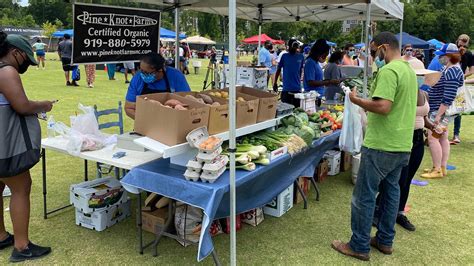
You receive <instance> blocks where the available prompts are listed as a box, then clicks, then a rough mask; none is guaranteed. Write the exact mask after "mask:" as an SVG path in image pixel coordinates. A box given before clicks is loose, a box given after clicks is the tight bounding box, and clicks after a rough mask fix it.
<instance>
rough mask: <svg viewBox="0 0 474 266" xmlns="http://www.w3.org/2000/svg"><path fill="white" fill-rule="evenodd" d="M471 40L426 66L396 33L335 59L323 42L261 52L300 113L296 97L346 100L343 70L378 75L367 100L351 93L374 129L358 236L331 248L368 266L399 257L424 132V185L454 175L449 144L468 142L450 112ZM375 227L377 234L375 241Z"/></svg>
mask: <svg viewBox="0 0 474 266" xmlns="http://www.w3.org/2000/svg"><path fill="white" fill-rule="evenodd" d="M469 41H470V38H469V36H468V35H466V34H462V35H460V36H459V38H458V39H457V41H456V42H455V43H448V44H445V45H443V47H441V49H439V50H437V51H435V52H434V55H435V57H434V58H433V59H432V61H431V62H425V60H426V58H425V57H424V56H421V55H422V52H420V51H418V50H416V49H414V48H413V46H412V45H410V44H406V45H404V47H403V49H402V50H401V51H400V49H399V45H400V44H399V42H398V40H397V39H396V37H395V35H393V34H391V33H389V32H383V33H380V34H379V35H378V36H376V37H375V38H374V39H373V40H372V41H371V43H370V47H369V49H370V50H369V51H370V54H366V53H365V51H364V50H363V49H359V50H357V49H356V48H355V47H354V45H353V44H347V45H345V46H344V48H343V50H342V51H339V50H335V51H333V52H332V53H331V54H330V51H331V50H332V49H331V47H329V45H328V44H327V42H326V40H324V39H320V40H317V41H316V42H315V43H314V44H313V45H312V46H311V48H306V49H305V48H303V47H301V46H300V42H298V41H297V40H295V39H291V40H289V41H288V44H287V47H286V49H288V52H285V53H282V54H283V55H280V56H277V55H274V54H275V52H272V51H273V50H274V48H273V45H272V44H271V42H266V43H265V44H264V47H263V48H262V49H261V50H260V53H259V62H260V64H261V65H263V66H266V67H267V68H269V69H270V70H269V74H270V76H271V80H272V87H273V89H274V90H275V91H278V88H279V85H278V82H279V78H280V77H282V82H283V83H282V92H281V100H282V101H283V102H286V103H290V104H293V105H295V106H299V104H300V100H299V99H295V97H294V95H295V94H296V93H300V92H302V91H305V92H309V91H316V92H318V93H319V95H320V96H324V97H325V98H326V99H330V100H332V99H334V97H335V95H336V94H337V93H341V86H340V84H341V82H342V81H343V80H344V79H345V77H344V75H343V73H342V72H341V68H340V67H341V66H360V67H362V66H364V63H365V60H368V64H369V66H372V69H373V71H374V73H373V76H374V81H373V83H372V86H371V87H372V89H371V91H370V92H369V94H370V97H369V98H368V99H363V98H361V97H359V95H358V93H357V92H356V90H354V91H353V92H352V93H351V94H350V99H351V101H352V102H353V103H354V104H356V105H359V106H360V107H362V108H363V109H364V110H365V111H367V113H368V123H367V128H366V133H365V138H364V144H363V148H362V156H361V158H362V159H361V164H360V169H359V173H358V179H357V182H356V185H355V188H354V192H353V199H352V206H351V210H352V216H351V220H352V223H351V229H352V233H353V234H352V237H351V240H350V241H349V242H348V243H345V242H342V241H334V242H333V243H332V247H333V248H334V249H336V250H337V251H339V252H341V253H343V254H345V255H348V256H352V257H356V258H358V259H361V260H369V258H370V257H369V251H370V246H372V247H374V248H376V249H378V250H379V251H381V252H382V253H384V254H391V253H392V252H393V247H392V246H393V239H394V236H395V227H394V226H395V223H398V224H399V225H400V226H402V227H403V228H405V229H407V230H409V231H415V229H416V227H415V225H414V224H413V223H411V222H410V220H409V219H408V218H407V216H406V213H405V211H404V210H405V205H406V203H407V200H408V196H409V192H410V185H411V182H412V180H413V178H414V177H415V175H416V173H417V171H418V169H419V167H420V165H421V162H422V159H423V155H424V150H425V149H424V147H425V131H426V132H427V140H428V141H427V142H428V145H429V150H430V153H431V158H432V163H433V167H432V168H431V169H424V171H423V174H421V177H422V178H425V179H437V178H443V177H446V176H447V175H448V172H447V163H448V159H449V153H450V145H455V144H459V143H460V142H461V140H460V137H459V134H460V127H461V115H460V114H448V113H447V110H448V109H449V107H450V106H451V105H452V104H453V102H454V100H455V97H456V95H457V92H458V90H459V89H460V88H461V87H462V86H463V85H464V81H465V77H468V76H469V75H471V74H474V57H473V55H472V53H471V52H470V51H469V50H468V47H469ZM428 63H429V64H428ZM425 65H427V66H428V65H429V66H428V70H434V71H438V73H440V75H439V80H438V81H437V82H435V84H427V82H424V81H425V80H424V79H423V75H424V73H426V70H425ZM275 66H276V72H275V75H274V76H273V73H274V69H275ZM417 73H419V74H418V78H417ZM430 73H431V72H430ZM420 78H421V80H422V82H421V84H419V83H418V79H420ZM450 122H454V138H453V140H452V141H451V142H450V141H449V140H448V130H447V126H448V123H450ZM371 226H375V227H376V228H377V229H378V231H377V234H376V236H375V237H372V238H371V237H370V231H371Z"/></svg>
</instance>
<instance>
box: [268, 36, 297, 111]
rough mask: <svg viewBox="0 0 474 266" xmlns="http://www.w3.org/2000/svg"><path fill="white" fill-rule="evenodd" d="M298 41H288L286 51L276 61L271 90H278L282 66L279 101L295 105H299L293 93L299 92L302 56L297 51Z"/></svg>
mask: <svg viewBox="0 0 474 266" xmlns="http://www.w3.org/2000/svg"><path fill="white" fill-rule="evenodd" d="M298 48H299V43H298V41H297V40H296V39H291V40H289V41H288V49H289V51H288V53H286V54H284V55H283V56H282V57H281V60H280V62H279V63H278V68H277V72H276V74H275V84H273V90H274V91H277V90H278V84H277V83H278V78H279V77H280V74H281V69H282V68H283V76H284V79H283V91H282V93H281V101H282V102H285V103H289V104H292V105H294V106H296V107H299V106H300V101H299V99H295V97H294V94H295V93H299V92H301V72H302V69H303V62H304V56H303V55H302V54H301V53H299V52H298Z"/></svg>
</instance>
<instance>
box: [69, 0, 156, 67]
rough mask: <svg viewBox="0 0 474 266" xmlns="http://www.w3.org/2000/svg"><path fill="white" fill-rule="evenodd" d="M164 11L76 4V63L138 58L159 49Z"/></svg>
mask: <svg viewBox="0 0 474 266" xmlns="http://www.w3.org/2000/svg"><path fill="white" fill-rule="evenodd" d="M160 14H161V13H160V12H159V11H157V10H146V9H136V8H121V7H112V6H101V5H89V4H82V3H75V4H74V12H73V16H74V38H73V58H72V61H73V64H96V63H117V62H125V61H138V60H140V58H141V57H142V56H143V55H145V54H147V53H149V52H152V51H153V52H158V51H159V36H160Z"/></svg>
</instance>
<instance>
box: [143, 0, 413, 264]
mask: <svg viewBox="0 0 474 266" xmlns="http://www.w3.org/2000/svg"><path fill="white" fill-rule="evenodd" d="M136 1H139V2H143V3H151V4H157V5H162V6H168V7H173V8H174V10H175V31H176V32H179V28H178V24H179V21H178V18H179V16H178V15H179V10H180V8H186V9H189V10H195V11H200V12H206V13H211V14H220V15H223V16H228V17H229V68H230V73H229V79H230V85H229V92H230V93H229V149H230V150H234V149H235V144H236V141H235V136H236V135H235V129H236V123H235V118H236V110H235V100H236V95H235V91H236V90H235V77H236V66H237V62H236V60H237V57H236V49H235V47H236V18H237V17H238V18H241V19H246V20H252V21H256V22H258V24H259V36H260V35H261V25H262V24H263V23H265V22H295V21H311V22H325V21H334V20H337V21H342V20H362V21H366V23H365V28H366V30H365V36H364V37H365V43H366V47H369V33H370V30H369V29H370V21H372V20H400V32H401V31H402V27H401V26H402V24H403V7H404V6H403V3H400V1H398V0H228V1H225V0H136ZM253 14H255V16H253ZM401 41H402V40H400V43H401ZM178 44H179V40H178V38H176V47H178ZM259 47H260V42H259ZM176 54H178V51H176ZM176 62H178V60H176ZM367 70H368V60H365V66H364V91H366V88H367ZM235 210H236V198H235V154H234V153H233V152H231V153H230V228H231V232H230V251H231V252H230V264H231V265H236V261H237V260H236V258H237V257H236V230H235V215H236V213H235Z"/></svg>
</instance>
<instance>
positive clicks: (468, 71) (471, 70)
mask: <svg viewBox="0 0 474 266" xmlns="http://www.w3.org/2000/svg"><path fill="white" fill-rule="evenodd" d="M472 74H474V66H470V67H468V68H466V73H464V76H465V77H467V76H469V75H472Z"/></svg>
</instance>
